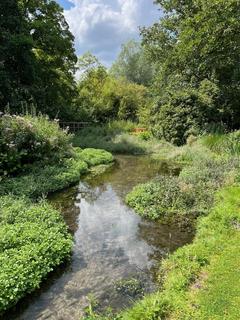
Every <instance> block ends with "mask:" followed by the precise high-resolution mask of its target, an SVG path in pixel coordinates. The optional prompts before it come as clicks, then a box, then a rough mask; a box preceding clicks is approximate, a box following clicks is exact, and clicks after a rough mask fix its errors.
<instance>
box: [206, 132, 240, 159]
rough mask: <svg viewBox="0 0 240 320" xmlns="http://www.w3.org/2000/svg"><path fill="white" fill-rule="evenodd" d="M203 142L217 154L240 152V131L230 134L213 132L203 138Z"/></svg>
mask: <svg viewBox="0 0 240 320" xmlns="http://www.w3.org/2000/svg"><path fill="white" fill-rule="evenodd" d="M202 143H203V144H204V145H206V146H207V147H208V148H209V149H211V150H212V151H213V152H215V153H217V154H221V153H226V154H228V155H232V156H238V155H239V154H240V131H235V132H232V133H229V134H217V133H216V134H211V135H207V136H204V137H203V138H202Z"/></svg>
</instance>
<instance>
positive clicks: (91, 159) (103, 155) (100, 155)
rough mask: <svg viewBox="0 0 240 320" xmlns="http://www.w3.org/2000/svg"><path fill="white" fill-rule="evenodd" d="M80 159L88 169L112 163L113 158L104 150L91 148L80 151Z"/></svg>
mask: <svg viewBox="0 0 240 320" xmlns="http://www.w3.org/2000/svg"><path fill="white" fill-rule="evenodd" d="M80 158H81V159H82V160H83V161H84V162H86V163H87V165H88V166H90V167H92V166H97V165H100V164H109V163H112V162H113V156H112V154H111V153H109V152H107V151H105V150H100V149H92V148H89V149H84V150H83V151H81V153H80Z"/></svg>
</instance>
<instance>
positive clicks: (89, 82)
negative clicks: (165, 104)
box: [77, 54, 148, 122]
mask: <svg viewBox="0 0 240 320" xmlns="http://www.w3.org/2000/svg"><path fill="white" fill-rule="evenodd" d="M80 61H81V65H82V66H83V69H82V70H85V72H84V76H82V77H81V78H80V81H79V83H78V91H79V97H78V99H77V105H78V106H79V107H78V111H77V114H78V117H79V118H80V119H82V120H90V121H97V122H107V121H109V120H112V119H124V120H127V119H131V120H133V121H136V120H138V118H139V114H140V113H141V111H142V110H143V109H144V108H145V107H146V105H147V101H148V92H147V89H146V88H145V87H144V86H142V85H138V84H135V83H132V82H128V81H127V80H126V79H125V78H119V79H116V78H115V77H113V76H112V75H110V74H109V73H108V72H107V70H106V68H105V67H104V66H103V65H101V64H100V63H99V62H97V63H96V61H97V59H96V58H95V57H94V56H92V55H89V54H87V55H83V56H82V57H81V58H80ZM89 61H90V63H88V62H89ZM92 61H93V62H94V63H92Z"/></svg>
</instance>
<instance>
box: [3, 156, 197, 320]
mask: <svg viewBox="0 0 240 320" xmlns="http://www.w3.org/2000/svg"><path fill="white" fill-rule="evenodd" d="M117 160H118V164H117V165H115V166H114V167H113V168H112V169H111V170H108V171H107V172H106V173H105V174H102V175H101V176H98V177H90V178H89V177H88V178H86V179H84V180H83V181H82V182H80V183H79V185H78V186H76V187H73V188H70V189H68V190H65V191H63V192H60V193H56V194H54V195H53V196H51V197H50V201H51V202H52V203H53V204H54V205H55V206H57V207H58V208H61V212H62V214H63V216H64V219H65V221H66V223H67V224H68V226H69V228H70V231H71V232H72V234H73V236H74V241H75V243H74V250H73V256H72V260H71V262H70V263H69V264H68V265H66V266H64V267H62V268H59V269H58V270H57V271H55V272H54V274H53V275H52V276H50V277H49V279H47V280H46V281H45V282H44V283H43V285H42V287H41V289H40V290H38V291H36V292H35V293H34V294H33V295H32V296H31V297H29V298H27V299H24V300H23V301H21V303H20V304H18V305H17V307H16V311H15V312H14V315H13V313H12V314H11V316H9V315H8V317H7V319H11V318H12V319H21V320H23V319H24V320H33V319H41V320H43V319H52V320H60V319H61V320H79V319H80V318H81V316H82V314H83V311H84V308H85V307H86V306H87V305H88V297H89V296H90V295H92V296H94V297H95V298H96V299H97V300H98V301H99V308H100V309H104V307H106V306H111V307H112V308H113V309H114V310H119V309H122V308H124V307H127V306H129V305H130V304H131V303H133V298H132V297H129V296H124V295H122V294H120V293H117V292H116V290H115V289H114V284H115V282H116V281H118V280H120V279H128V278H132V277H135V278H137V279H139V281H141V282H142V285H143V287H144V290H145V292H151V291H152V290H154V289H155V270H156V268H157V266H158V265H159V262H160V261H161V259H162V257H164V256H165V255H166V254H167V253H169V252H172V251H174V250H175V249H176V248H178V247H180V246H182V245H184V244H185V243H188V242H190V241H191V239H192V234H190V233H189V232H187V231H184V230H179V229H178V228H177V227H176V226H173V225H172V226H171V225H170V226H169V225H162V224H159V223H154V222H149V221H147V220H144V219H142V218H140V217H139V216H138V215H136V214H135V213H134V211H133V210H131V209H130V208H128V207H127V206H126V205H125V204H124V197H125V195H126V193H127V192H128V191H129V190H131V188H132V187H133V186H134V185H136V184H138V183H141V182H145V181H148V180H149V179H151V178H154V177H155V176H157V175H159V174H175V173H177V169H175V168H170V167H169V166H168V165H167V164H166V163H164V162H163V163H159V162H155V161H153V160H150V159H149V158H148V157H136V156H135V157H134V156H118V157H117Z"/></svg>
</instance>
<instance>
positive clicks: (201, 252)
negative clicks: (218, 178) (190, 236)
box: [121, 186, 240, 320]
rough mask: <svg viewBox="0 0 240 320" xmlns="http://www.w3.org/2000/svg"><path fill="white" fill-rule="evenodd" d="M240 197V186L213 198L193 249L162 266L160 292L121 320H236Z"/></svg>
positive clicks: (238, 292)
mask: <svg viewBox="0 0 240 320" xmlns="http://www.w3.org/2000/svg"><path fill="white" fill-rule="evenodd" d="M239 197H240V187H239V186H236V187H228V188H225V189H223V190H222V191H220V192H218V193H217V195H216V203H215V205H214V207H213V209H211V211H210V213H209V215H208V216H207V217H204V218H202V219H201V220H200V221H199V223H198V226H197V234H196V237H195V240H194V242H193V244H191V245H188V246H185V247H183V248H181V249H178V250H177V251H176V252H175V253H174V254H173V255H171V256H170V257H169V258H168V259H166V260H165V261H164V262H163V263H162V266H161V268H160V271H159V284H160V287H161V290H160V291H159V292H157V293H155V294H153V295H152V296H149V297H146V298H145V299H144V300H143V301H141V302H139V303H137V304H136V305H135V306H134V307H133V308H132V309H131V310H129V311H126V312H125V313H123V314H122V315H121V319H123V320H145V319H146V320H150V319H166V318H167V319H196V320H198V319H201V320H202V319H231V320H237V319H239V316H240V312H239V308H238V304H239V298H240V290H239V288H240V286H239V284H240V283H239V277H238V275H237V270H238V269H239V266H240V265H239V261H240V256H239V252H240V250H239V249H240V234H239V224H240V205H239Z"/></svg>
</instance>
